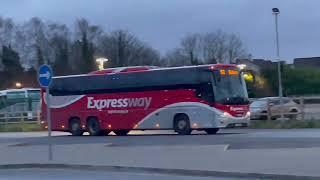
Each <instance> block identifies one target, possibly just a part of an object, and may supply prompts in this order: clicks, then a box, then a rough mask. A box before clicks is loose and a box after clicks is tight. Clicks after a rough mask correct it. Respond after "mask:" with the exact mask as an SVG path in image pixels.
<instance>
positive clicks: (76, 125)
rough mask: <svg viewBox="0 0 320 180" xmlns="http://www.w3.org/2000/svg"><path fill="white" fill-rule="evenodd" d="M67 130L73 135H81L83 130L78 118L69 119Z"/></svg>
mask: <svg viewBox="0 0 320 180" xmlns="http://www.w3.org/2000/svg"><path fill="white" fill-rule="evenodd" d="M69 132H70V133H71V134H72V135H73V136H81V135H83V132H84V131H83V130H82V128H81V122H80V119H79V118H72V119H70V121H69Z"/></svg>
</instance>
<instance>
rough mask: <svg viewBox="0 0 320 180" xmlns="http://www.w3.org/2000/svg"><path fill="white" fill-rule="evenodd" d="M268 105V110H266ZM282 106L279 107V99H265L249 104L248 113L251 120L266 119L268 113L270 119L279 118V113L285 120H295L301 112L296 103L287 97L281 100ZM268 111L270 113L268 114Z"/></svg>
mask: <svg viewBox="0 0 320 180" xmlns="http://www.w3.org/2000/svg"><path fill="white" fill-rule="evenodd" d="M268 103H269V106H270V107H269V108H268ZM282 103H283V104H282V105H280V98H279V97H266V98H261V99H258V100H255V101H253V102H252V103H251V104H250V112H251V119H252V120H264V119H268V114H269V113H270V116H271V119H273V120H274V119H277V118H280V117H281V113H282V114H283V115H284V117H285V118H289V119H296V118H297V116H298V114H299V113H300V112H301V110H300V107H299V105H298V104H297V103H295V102H294V101H293V100H291V99H290V98H287V97H283V98H282ZM268 110H270V112H268Z"/></svg>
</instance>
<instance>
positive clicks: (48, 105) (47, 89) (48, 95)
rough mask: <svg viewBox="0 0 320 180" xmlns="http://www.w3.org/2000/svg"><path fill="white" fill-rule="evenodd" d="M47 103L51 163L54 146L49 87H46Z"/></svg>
mask: <svg viewBox="0 0 320 180" xmlns="http://www.w3.org/2000/svg"><path fill="white" fill-rule="evenodd" d="M46 101H47V125H48V137H49V158H48V159H49V161H52V144H51V131H52V130H51V110H50V93H49V87H46Z"/></svg>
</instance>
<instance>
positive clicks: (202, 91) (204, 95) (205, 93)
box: [196, 83, 214, 102]
mask: <svg viewBox="0 0 320 180" xmlns="http://www.w3.org/2000/svg"><path fill="white" fill-rule="evenodd" d="M196 93H197V96H198V97H199V98H201V99H203V100H205V101H208V102H213V101H214V95H213V90H212V85H211V83H206V84H202V85H200V86H199V87H198V88H197V90H196Z"/></svg>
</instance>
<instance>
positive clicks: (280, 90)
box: [272, 8, 283, 118]
mask: <svg viewBox="0 0 320 180" xmlns="http://www.w3.org/2000/svg"><path fill="white" fill-rule="evenodd" d="M272 14H273V15H274V18H275V19H274V20H275V28H276V47H277V61H278V83H279V84H278V85H279V99H280V106H281V105H282V104H283V103H282V97H283V94H282V79H281V61H280V48H279V32H278V15H279V14H280V10H279V9H278V8H272ZM280 115H281V118H283V113H282V112H280Z"/></svg>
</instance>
